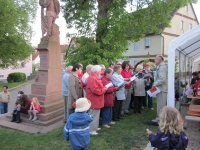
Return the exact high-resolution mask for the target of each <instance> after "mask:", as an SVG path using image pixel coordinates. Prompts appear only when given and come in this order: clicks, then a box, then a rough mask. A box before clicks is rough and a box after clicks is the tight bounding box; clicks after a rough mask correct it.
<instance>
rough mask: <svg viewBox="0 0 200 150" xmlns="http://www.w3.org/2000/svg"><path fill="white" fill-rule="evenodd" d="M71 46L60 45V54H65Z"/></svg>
mask: <svg viewBox="0 0 200 150" xmlns="http://www.w3.org/2000/svg"><path fill="white" fill-rule="evenodd" d="M68 47H69V45H60V52H61V53H65V50H66V49H68Z"/></svg>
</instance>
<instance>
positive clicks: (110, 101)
mask: <svg viewBox="0 0 200 150" xmlns="http://www.w3.org/2000/svg"><path fill="white" fill-rule="evenodd" d="M112 72H113V71H112V70H111V69H106V70H105V71H104V76H103V77H102V78H101V80H102V83H103V85H104V86H105V87H107V88H108V89H107V90H106V93H105V94H104V107H103V108H102V109H101V112H102V125H103V126H104V127H105V128H110V126H109V125H112V124H115V122H112V107H113V106H114V101H115V93H114V92H115V91H117V90H118V87H116V86H114V85H113V84H112V81H111V77H112Z"/></svg>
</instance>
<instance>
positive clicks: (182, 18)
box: [124, 4, 200, 69]
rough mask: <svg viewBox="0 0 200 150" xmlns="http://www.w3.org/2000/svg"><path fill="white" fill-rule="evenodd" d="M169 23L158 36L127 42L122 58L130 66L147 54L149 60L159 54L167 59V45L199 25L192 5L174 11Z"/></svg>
mask: <svg viewBox="0 0 200 150" xmlns="http://www.w3.org/2000/svg"><path fill="white" fill-rule="evenodd" d="M170 22H171V27H170V28H164V29H163V31H162V32H161V34H160V35H155V34H147V35H146V36H145V37H144V38H142V39H141V40H140V41H138V42H134V41H129V47H128V49H127V51H126V52H125V53H124V56H126V57H127V58H128V60H129V61H130V64H131V65H136V64H137V63H138V62H139V61H141V60H144V59H146V58H147V57H148V53H149V54H150V57H151V58H155V56H156V55H158V54H161V55H163V56H164V58H165V59H167V57H168V45H169V43H170V42H171V41H172V40H173V39H175V38H176V37H178V36H180V35H181V34H183V33H185V32H187V31H189V30H190V29H192V28H194V27H195V26H197V25H198V24H199V22H198V19H197V17H196V14H195V11H194V9H193V6H192V4H189V5H188V6H185V7H183V8H180V9H179V10H177V11H175V12H174V13H173V15H172V18H171V20H170ZM198 63H199V64H198ZM184 64H185V63H184V62H181V67H182V68H183V67H185V66H184ZM195 66H200V62H197V63H196V64H195ZM195 68H196V67H195ZM197 68H198V67H197ZM199 69H200V68H199Z"/></svg>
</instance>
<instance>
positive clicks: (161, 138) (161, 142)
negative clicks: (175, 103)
mask: <svg viewBox="0 0 200 150" xmlns="http://www.w3.org/2000/svg"><path fill="white" fill-rule="evenodd" d="M159 128H160V129H159V130H158V132H157V134H153V133H152V131H150V130H148V129H147V134H148V135H149V141H150V142H151V145H152V146H153V147H156V148H158V150H185V149H186V148H187V144H188V137H187V136H186V134H185V133H184V131H183V121H182V118H181V116H180V113H179V111H178V110H176V109H175V108H171V107H167V106H165V107H163V109H162V111H161V113H160V123H159Z"/></svg>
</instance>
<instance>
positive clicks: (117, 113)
mask: <svg viewBox="0 0 200 150" xmlns="http://www.w3.org/2000/svg"><path fill="white" fill-rule="evenodd" d="M121 72H122V67H121V65H116V66H115V67H114V73H113V75H112V78H111V80H112V82H113V84H114V86H117V87H119V90H118V91H116V100H115V105H114V114H113V120H114V121H119V119H122V116H121V113H122V102H123V101H124V100H125V99H126V96H125V92H124V91H125V85H127V84H130V83H131V82H130V81H129V82H126V81H124V78H123V77H122V75H121Z"/></svg>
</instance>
